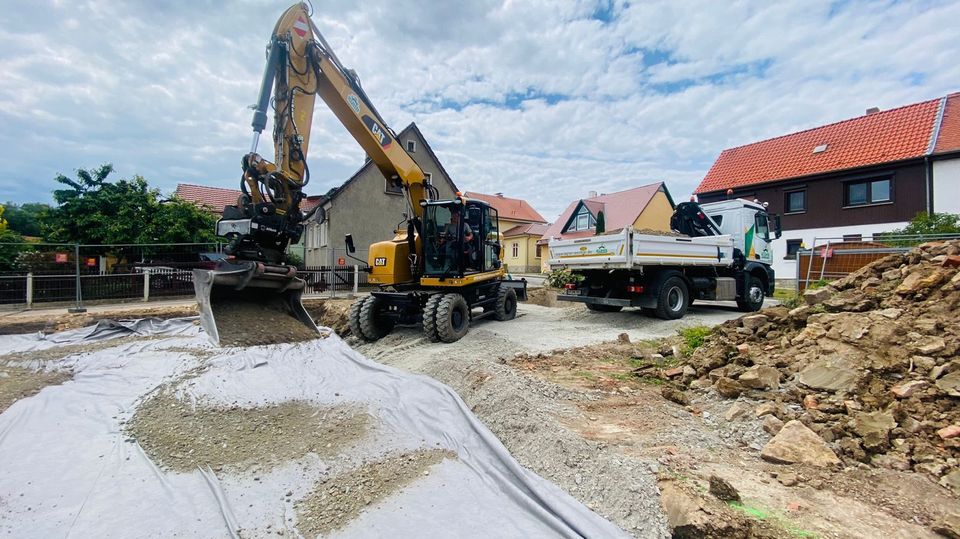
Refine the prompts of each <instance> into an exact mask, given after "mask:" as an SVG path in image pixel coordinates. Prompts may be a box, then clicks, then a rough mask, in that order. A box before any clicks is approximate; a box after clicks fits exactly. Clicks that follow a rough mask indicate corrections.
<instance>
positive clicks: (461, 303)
mask: <svg viewBox="0 0 960 539" xmlns="http://www.w3.org/2000/svg"><path fill="white" fill-rule="evenodd" d="M436 320H437V335H438V336H439V337H440V340H441V341H443V342H457V341H459V340H460V339H461V338H462V337H463V336H464V335H466V334H467V330H469V329H470V308H469V307H468V306H467V300H465V299H463V296H461V295H460V294H444V295H443V297H441V298H440V304H439V305H438V306H437V318H436Z"/></svg>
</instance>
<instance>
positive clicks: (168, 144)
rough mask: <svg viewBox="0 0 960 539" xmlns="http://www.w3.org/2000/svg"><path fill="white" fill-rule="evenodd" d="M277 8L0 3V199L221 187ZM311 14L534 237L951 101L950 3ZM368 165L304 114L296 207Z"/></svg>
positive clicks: (481, 3)
mask: <svg viewBox="0 0 960 539" xmlns="http://www.w3.org/2000/svg"><path fill="white" fill-rule="evenodd" d="M291 3H292V2H290V1H289V0H216V1H214V0H151V1H146V0H142V1H141V0H124V1H119V0H90V1H85V0H72V1H68V0H53V1H50V0H0V65H2V66H3V70H2V71H0V126H2V127H0V201H5V200H9V201H14V202H28V201H44V202H50V201H51V200H52V198H51V195H50V192H51V191H52V190H53V189H55V188H56V186H57V184H56V183H55V182H54V181H53V178H54V177H55V176H56V175H57V174H58V173H63V174H66V175H68V176H69V175H73V173H74V171H75V169H77V168H92V167H96V166H99V165H100V164H102V163H107V162H110V163H113V164H114V166H115V168H116V173H115V174H116V177H118V178H119V177H130V176H133V175H136V174H139V175H142V176H144V177H145V178H146V179H147V180H148V181H149V182H150V184H151V185H152V186H155V187H158V188H159V189H161V191H162V192H164V193H165V194H170V193H172V192H173V190H174V189H175V188H176V185H177V183H180V182H187V183H196V184H202V185H210V186H217V187H228V188H237V186H238V185H239V177H240V158H241V157H242V156H243V155H244V154H245V153H246V152H247V151H248V150H249V147H250V140H251V129H250V119H251V111H250V110H249V109H248V108H247V107H248V106H249V105H250V104H252V103H253V102H254V101H255V99H256V94H257V90H258V86H259V83H260V79H261V75H262V71H263V64H264V60H265V58H264V47H265V45H266V43H267V41H268V39H269V36H270V32H271V30H272V29H273V25H274V24H275V22H276V20H277V18H279V16H280V14H281V13H282V12H283V11H284V9H286V7H288V6H289V5H290V4H291ZM314 8H315V9H314V15H313V19H314V22H315V23H316V25H317V26H318V27H319V29H320V31H321V32H322V33H323V35H324V37H325V38H326V39H327V41H328V42H329V43H330V45H331V46H332V48H333V49H334V51H335V53H336V54H337V56H338V57H339V58H340V60H341V61H342V62H343V63H344V64H345V65H346V66H347V67H350V68H353V69H354V70H356V72H357V73H358V74H359V76H360V79H361V81H362V84H363V87H364V89H365V90H366V92H367V94H368V95H369V96H370V98H371V100H372V101H373V102H374V104H375V105H376V106H377V108H378V109H379V111H380V112H381V114H382V115H383V116H384V118H385V119H386V121H387V122H388V124H389V125H390V126H391V127H392V128H393V129H394V130H396V131H398V132H399V131H400V130H401V129H403V128H404V127H405V126H406V125H408V124H409V123H410V122H416V123H417V125H418V126H419V127H420V129H421V131H422V132H423V133H424V135H425V136H426V138H427V140H428V142H429V143H430V145H431V146H432V147H433V149H434V151H435V152H436V154H437V155H438V157H439V158H440V160H441V162H442V163H443V165H444V167H445V168H446V170H447V171H448V172H449V173H450V175H451V176H452V178H453V180H454V182H455V183H456V184H457V186H458V187H459V188H460V189H461V190H464V191H478V192H485V193H494V192H503V193H504V194H505V195H507V196H513V197H518V198H523V199H526V200H527V201H529V202H530V203H531V204H532V205H533V206H534V207H535V208H536V209H538V210H539V211H540V212H541V213H542V214H543V215H544V217H546V218H547V219H548V220H553V219H555V218H556V217H557V216H558V215H559V213H560V212H561V211H562V210H563V208H564V207H565V206H566V205H567V204H568V203H569V202H571V201H573V200H576V199H579V198H583V197H586V196H587V194H588V192H589V191H598V192H601V193H611V192H614V191H619V190H623V189H629V188H631V187H637V186H640V185H645V184H648V183H652V182H656V181H665V182H666V183H667V186H668V187H669V189H670V191H671V193H672V194H673V195H674V199H675V200H683V199H686V198H687V197H688V196H689V194H690V193H691V192H692V191H693V190H694V189H695V188H696V186H697V184H698V183H699V181H700V180H701V179H702V178H703V176H704V175H705V174H706V172H707V170H708V169H709V168H710V165H711V164H712V163H713V161H714V160H715V159H716V157H717V156H718V155H719V153H720V152H721V151H722V150H723V149H725V148H729V147H734V146H739V145H743V144H747V143H750V142H755V141H758V140H762V139H765V138H770V137H774V136H778V135H783V134H786V133H791V132H794V131H798V130H802V129H807V128H811V127H816V126H818V125H823V124H826V123H830V122H834V121H839V120H843V119H846V118H852V117H856V116H860V115H863V114H864V111H865V110H866V109H867V108H870V107H874V106H876V107H880V108H881V109H889V108H894V107H897V106H902V105H907V104H910V103H915V102H918V101H922V100H927V99H933V98H937V97H940V96H943V95H945V94H947V93H950V92H955V91H960V62H958V61H957V59H958V58H960V34H958V33H957V31H956V25H955V24H954V23H953V22H951V21H960V2H958V1H949V2H936V1H934V2H920V1H903V2H880V1H870V2H857V1H839V2H818V1H813V0H803V1H786V0H781V1H777V2H769V1H766V0H762V1H749V0H746V1H736V2H716V1H684V0H666V1H659V0H650V1H642V2H640V1H637V2H625V1H619V0H618V1H608V0H572V1H562V0H470V1H467V2H450V1H449V0H416V1H414V0H393V1H386V0H365V1H363V2H356V1H352V0H351V1H346V0H328V1H323V2H321V1H320V0H314ZM269 130H270V127H269V126H268V130H267V131H266V133H269V132H270V131H269ZM266 142H267V143H269V140H267V141H266ZM260 150H261V153H263V154H264V155H268V156H269V155H272V149H270V147H269V146H267V145H264V144H263V143H261V147H260ZM363 158H364V155H363V152H362V150H361V149H360V147H359V146H358V145H357V144H356V142H355V141H354V140H353V139H352V138H351V137H350V135H349V134H348V133H347V131H346V130H345V129H344V128H343V127H342V126H341V125H340V124H339V122H338V121H337V120H336V119H335V118H334V116H333V115H332V114H331V113H330V112H329V111H328V110H327V109H326V108H325V107H324V106H323V104H322V102H319V101H318V107H317V110H316V112H315V114H314V119H313V136H312V139H311V143H310V155H309V156H308V160H309V164H310V169H311V172H312V176H313V179H312V181H311V183H310V185H309V186H308V187H307V192H308V193H309V194H323V193H324V192H326V191H327V190H328V189H329V188H331V187H335V186H337V185H339V184H341V183H342V182H343V181H345V180H346V179H347V178H348V177H349V176H350V175H351V174H352V173H353V172H354V171H355V170H356V169H357V168H358V167H359V166H360V165H361V164H362V163H363Z"/></svg>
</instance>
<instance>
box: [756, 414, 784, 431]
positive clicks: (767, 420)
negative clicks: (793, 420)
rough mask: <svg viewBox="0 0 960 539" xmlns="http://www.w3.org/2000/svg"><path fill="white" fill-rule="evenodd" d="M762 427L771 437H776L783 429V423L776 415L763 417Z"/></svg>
mask: <svg viewBox="0 0 960 539" xmlns="http://www.w3.org/2000/svg"><path fill="white" fill-rule="evenodd" d="M760 426H761V427H762V428H763V431H764V432H766V433H767V434H769V435H771V436H776V435H777V433H778V432H780V429H782V428H783V421H780V420H779V419H777V416H775V415H766V416H763V422H761V423H760Z"/></svg>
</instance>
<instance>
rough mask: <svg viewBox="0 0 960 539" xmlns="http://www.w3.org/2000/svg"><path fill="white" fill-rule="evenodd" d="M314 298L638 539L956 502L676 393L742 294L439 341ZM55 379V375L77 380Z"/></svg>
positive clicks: (907, 523)
mask: <svg viewBox="0 0 960 539" xmlns="http://www.w3.org/2000/svg"><path fill="white" fill-rule="evenodd" d="M304 303H305V307H306V308H307V310H308V311H309V312H310V313H311V314H312V315H313V316H314V318H315V319H316V320H317V323H318V324H319V325H324V326H328V327H332V328H333V329H334V330H336V331H337V332H338V333H339V334H341V335H343V336H346V338H347V340H348V343H350V344H351V346H353V347H354V349H356V350H357V351H359V352H360V353H361V354H363V355H365V356H367V357H368V358H370V359H373V360H374V361H377V362H380V363H383V364H386V365H390V366H394V367H399V368H402V369H405V370H407V371H410V372H414V373H419V374H424V375H427V376H430V377H433V378H434V379H436V380H438V381H440V382H442V383H444V384H447V385H449V386H450V387H452V388H453V389H454V390H455V391H456V392H457V393H458V394H459V395H460V396H461V398H462V399H463V400H464V401H465V402H466V403H467V405H469V406H470V408H471V409H472V411H473V412H474V414H476V416H477V417H478V418H479V419H480V420H481V421H483V422H484V423H485V424H486V426H487V427H488V428H490V430H491V431H492V432H493V433H494V434H495V435H496V436H497V437H498V438H499V439H500V440H501V441H502V442H503V444H504V445H505V446H506V447H507V449H508V450H509V451H510V452H511V453H512V454H513V456H514V457H515V458H516V459H517V460H518V461H519V462H520V463H521V464H522V465H524V466H525V467H527V468H529V469H530V470H532V471H534V472H535V473H537V474H539V475H541V476H542V477H544V478H546V479H548V480H550V481H553V482H554V483H555V484H557V485H558V486H559V487H561V488H562V489H564V490H566V491H567V492H568V493H570V494H571V495H573V496H574V497H575V498H577V499H578V500H580V501H581V502H583V503H584V504H585V505H587V506H588V507H589V508H591V509H593V510H594V511H596V512H597V513H599V514H600V515H602V516H604V517H606V518H608V519H610V520H611V521H612V522H614V523H615V524H617V525H619V526H620V527H621V528H622V529H624V530H626V531H627V532H629V533H631V534H632V535H634V536H635V537H657V536H661V535H662V533H663V529H664V528H663V524H664V522H666V521H669V523H670V525H671V526H672V527H673V534H674V536H675V537H684V536H687V537H695V536H704V534H705V533H706V534H707V535H710V536H714V537H925V536H935V534H934V532H933V531H932V528H933V527H935V524H936V523H937V522H938V521H940V520H942V519H943V517H944V516H945V515H949V514H950V512H951V511H955V508H956V507H957V504H958V500H957V497H956V496H955V495H952V494H951V493H950V492H949V491H947V490H946V489H944V488H943V487H941V486H939V485H937V484H936V483H935V482H933V481H931V480H929V479H928V478H926V477H924V476H923V475H921V474H917V473H912V472H903V471H895V470H890V469H883V468H876V467H870V466H866V465H861V466H835V467H829V468H818V467H811V466H806V465H799V464H791V465H783V464H772V463H770V462H767V461H764V460H762V459H761V458H760V450H761V448H762V447H763V446H764V444H765V443H766V442H768V441H769V440H770V438H771V436H770V434H768V433H766V432H765V431H764V429H763V428H761V418H758V417H756V415H755V413H754V408H756V407H757V406H759V405H760V404H762V402H761V401H759V400H758V401H756V402H753V401H750V400H749V399H748V398H745V397H741V398H740V399H739V400H736V401H734V400H725V399H722V398H719V397H718V396H716V395H715V394H713V393H710V392H700V393H695V392H677V393H676V394H673V393H671V392H670V391H669V386H668V385H664V380H668V379H669V376H668V375H667V374H665V372H666V371H668V370H670V369H672V368H679V367H678V366H677V365H679V363H680V362H679V361H677V359H676V357H675V356H677V355H678V354H677V353H678V352H679V355H682V353H683V352H682V348H683V347H684V346H685V343H684V342H683V341H682V339H680V338H679V337H678V336H677V331H678V330H679V329H682V328H690V327H696V326H708V327H712V326H715V325H717V324H720V323H722V322H724V321H727V320H731V319H734V318H738V317H740V316H741V315H742V313H739V312H738V311H737V310H736V308H735V307H734V306H733V305H732V304H706V303H704V304H700V303H697V304H694V305H693V306H691V308H690V311H689V313H688V314H687V316H686V317H685V318H683V319H682V320H677V321H663V320H658V319H655V318H651V317H648V316H646V315H644V314H642V313H641V312H640V311H639V310H626V311H623V312H620V313H594V312H590V311H588V310H587V309H586V308H585V307H583V306H581V305H577V304H570V303H560V302H557V301H556V299H555V293H552V292H549V291H544V290H534V291H532V294H531V302H528V303H522V304H521V305H520V307H519V312H518V316H517V318H516V319H515V320H513V321H511V322H497V321H494V320H481V321H477V322H476V323H474V324H473V326H472V327H471V330H470V332H469V333H468V334H467V336H466V337H464V338H463V339H462V340H461V341H459V342H456V343H452V344H443V343H430V342H428V341H427V340H426V339H425V338H424V337H423V336H422V333H421V330H420V329H419V328H415V327H398V328H397V329H395V331H394V332H393V333H391V334H390V335H388V336H387V337H386V338H384V339H382V340H380V341H378V342H374V343H364V342H361V341H359V340H357V339H356V338H354V337H351V336H349V335H347V334H348V331H349V330H348V326H347V323H346V315H347V311H348V308H349V305H350V303H351V300H347V299H336V300H309V301H305V302H304ZM193 313H195V306H194V305H193V304H192V303H191V302H177V303H172V304H169V305H151V306H137V308H133V307H131V306H125V307H124V308H122V309H120V310H118V311H111V310H110V309H106V308H98V309H97V310H96V311H95V312H88V313H86V314H83V315H69V314H63V315H61V316H57V317H51V316H49V315H47V316H38V317H37V316H35V317H33V318H31V316H30V315H29V313H20V314H18V315H16V316H14V315H9V316H5V317H0V334H10V333H23V332H27V331H37V330H44V329H45V330H47V331H50V330H61V329H66V328H71V327H79V326H83V325H88V324H90V323H92V322H94V321H96V320H98V319H105V318H111V317H115V318H135V317H149V316H155V317H161V318H163V317H178V316H185V315H191V314H193ZM31 324H33V325H31ZM40 324H42V326H41V325H40ZM44 376H46V378H45V379H44V381H43V383H50V384H55V383H61V382H62V381H63V380H64V379H66V377H63V376H61V377H56V376H54V377H51V376H50V375H49V374H44ZM5 380H16V381H17V384H19V385H18V386H17V387H23V388H25V389H24V390H23V391H24V392H23V393H22V394H21V395H19V397H21V398H22V397H28V396H29V395H30V394H32V393H35V392H36V391H38V390H39V389H38V385H39V387H42V385H43V383H40V382H38V383H25V382H24V381H23V376H22V373H17V375H16V376H10V375H8V376H7V377H6V378H2V379H0V386H2V385H3V384H4V383H5V382H4V381H5ZM665 388H667V389H666V390H665ZM16 398H17V396H12V397H11V396H10V395H4V400H5V401H10V400H11V399H13V400H15V399H16ZM711 479H712V480H713V481H711ZM717 485H721V486H722V485H726V486H727V487H732V490H733V491H735V492H734V493H733V495H732V496H731V495H727V496H724V495H720V496H719V498H739V501H736V500H731V499H727V500H721V499H719V498H718V495H717V494H716V493H717V492H718V490H719V491H723V489H722V488H720V487H717Z"/></svg>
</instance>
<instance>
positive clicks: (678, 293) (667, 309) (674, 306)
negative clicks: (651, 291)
mask: <svg viewBox="0 0 960 539" xmlns="http://www.w3.org/2000/svg"><path fill="white" fill-rule="evenodd" d="M689 305H690V293H689V292H688V291H687V284H686V283H685V282H683V279H681V278H680V277H677V276H673V277H669V278H667V280H666V281H664V282H663V286H661V287H660V292H659V294H658V295H657V311H656V312H657V318H661V319H663V320H676V319H678V318H683V315H684V314H686V313H687V307H688V306H689Z"/></svg>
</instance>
